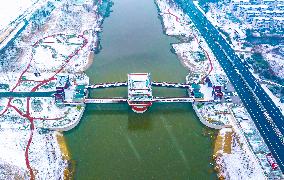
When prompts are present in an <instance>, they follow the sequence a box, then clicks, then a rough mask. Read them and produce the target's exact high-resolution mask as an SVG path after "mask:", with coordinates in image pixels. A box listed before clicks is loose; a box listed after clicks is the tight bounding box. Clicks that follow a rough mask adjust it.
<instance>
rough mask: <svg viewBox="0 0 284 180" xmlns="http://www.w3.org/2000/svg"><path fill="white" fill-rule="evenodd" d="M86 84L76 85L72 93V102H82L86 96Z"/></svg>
mask: <svg viewBox="0 0 284 180" xmlns="http://www.w3.org/2000/svg"><path fill="white" fill-rule="evenodd" d="M86 91H87V89H86V86H85V85H77V86H76V89H75V93H74V95H73V101H74V102H83V101H84V98H85V96H86V94H87V93H86Z"/></svg>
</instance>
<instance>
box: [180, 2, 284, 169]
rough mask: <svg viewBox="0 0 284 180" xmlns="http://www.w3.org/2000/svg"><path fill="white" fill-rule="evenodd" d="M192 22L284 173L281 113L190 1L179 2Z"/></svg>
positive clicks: (283, 125) (283, 126) (283, 131)
mask: <svg viewBox="0 0 284 180" xmlns="http://www.w3.org/2000/svg"><path fill="white" fill-rule="evenodd" d="M175 2H176V3H177V5H178V6H180V7H181V8H182V9H183V11H184V12H186V13H187V15H188V16H189V17H190V18H191V20H192V22H193V23H194V24H195V27H196V28H197V29H198V30H199V32H200V33H201V34H202V36H203V37H204V39H205V40H206V42H207V43H208V45H209V47H210V49H211V50H212V52H213V53H214V55H215V56H216V58H217V60H218V61H219V63H220V65H221V66H222V68H223V69H224V71H225V73H226V74H227V76H228V78H229V80H230V81H231V83H232V84H233V86H234V88H235V89H236V91H237V93H238V95H239V96H240V98H241V100H242V102H243V104H244V106H245V107H246V109H247V111H248V112H249V114H250V116H251V117H252V120H253V121H254V123H255V125H256V127H257V129H258V130H259V132H260V134H261V135H262V137H263V139H264V141H265V142H266V144H267V146H268V148H269V150H270V151H271V153H272V155H273V157H274V158H275V160H276V162H277V164H278V165H279V167H280V169H281V171H282V172H284V142H283V141H284V139H283V134H284V123H283V122H284V120H283V115H282V113H281V112H280V110H279V109H278V108H277V107H276V106H275V104H274V103H273V101H272V100H271V98H270V97H269V96H268V95H267V94H266V93H265V91H264V90H263V88H262V87H261V86H260V85H259V84H258V82H257V80H256V79H255V78H254V77H253V75H252V74H251V73H250V72H249V70H248V69H247V68H246V67H245V65H244V64H243V63H242V61H241V60H240V58H239V57H238V56H237V55H236V54H235V52H234V50H233V49H232V48H231V47H230V45H229V44H228V43H227V42H226V41H225V39H224V38H223V37H222V36H221V35H220V34H219V32H218V30H217V29H216V28H215V27H214V26H213V25H212V24H211V23H210V22H209V21H208V20H207V19H206V17H205V16H204V15H203V14H202V13H201V12H200V11H199V10H198V9H197V8H196V7H195V6H194V4H193V3H192V2H191V1H188V0H175Z"/></svg>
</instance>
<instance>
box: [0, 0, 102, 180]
mask: <svg viewBox="0 0 284 180" xmlns="http://www.w3.org/2000/svg"><path fill="white" fill-rule="evenodd" d="M34 2H35V0H34V1H33V0H23V1H22V0H21V1H17V0H11V2H10V3H9V2H7V4H8V6H9V5H10V6H11V7H13V6H15V9H14V10H15V11H17V13H19V14H21V13H23V12H24V11H25V10H26V9H27V8H29V7H31V8H33V10H36V7H37V6H31V3H34ZM36 2H37V3H47V1H46V0H42V1H36ZM51 2H52V3H54V5H55V10H54V11H52V13H51V15H50V17H48V18H47V20H46V22H44V24H43V25H42V26H39V27H38V28H36V29H35V28H34V27H33V22H32V21H31V22H29V25H28V26H27V27H26V29H25V30H24V31H23V32H22V33H21V36H19V37H18V38H17V39H16V40H15V41H14V46H13V47H12V48H8V49H6V51H5V52H3V54H2V56H1V57H0V58H1V60H2V62H4V65H3V64H2V66H1V68H0V78H1V84H7V85H9V87H8V88H7V89H5V90H4V89H1V91H14V92H23V91H24V92H29V91H31V90H32V89H33V88H34V87H35V86H36V85H38V84H39V83H42V82H43V81H45V80H50V81H49V82H47V83H43V84H42V85H41V86H40V87H38V88H36V91H41V92H45V91H55V84H56V77H57V76H56V74H57V73H59V72H60V73H66V72H70V82H71V88H74V85H75V84H77V83H79V84H82V83H83V84H84V83H85V84H88V81H89V79H88V77H87V76H86V75H85V74H84V73H82V71H83V70H84V69H85V67H86V65H88V64H89V63H90V59H89V58H88V55H89V53H90V50H92V49H93V48H94V47H95V46H96V45H97V43H98V42H97V41H98V38H97V34H96V31H100V25H101V23H102V20H103V17H101V16H100V15H99V14H98V13H97V8H98V7H97V6H95V5H92V4H88V5H86V6H85V5H84V6H83V5H76V6H70V5H68V3H70V2H69V1H65V0H62V1H51ZM15 3H16V4H17V3H18V4H17V5H16V4H15ZM22 3H24V5H23V4H22ZM2 4H3V3H2ZM5 4H6V2H5ZM8 6H7V9H5V10H9V9H8ZM2 7H3V6H1V8H2ZM15 11H14V12H11V13H7V14H6V16H7V17H9V18H10V19H9V18H7V19H5V21H1V24H0V32H1V28H2V27H3V28H4V26H5V28H6V26H7V23H8V24H9V22H10V21H11V19H15V18H16V15H15V13H16V12H15ZM0 14H1V15H3V13H0ZM11 14H13V15H15V17H14V16H12V15H11ZM3 18H5V17H3ZM1 19H2V18H1ZM5 28H4V29H5ZM0 35H1V34H0ZM35 43H36V44H35ZM61 68H62V69H61ZM78 71H79V72H81V73H80V74H75V73H76V72H78ZM35 73H40V75H39V76H38V75H37V76H36V74H35ZM75 79H76V81H75ZM72 85H73V86H72ZM14 87H15V88H14ZM69 91H70V92H71V94H67V97H72V95H73V94H72V92H74V89H73V91H72V89H70V90H68V93H69ZM9 99H10V98H0V115H1V116H0V139H1V141H0V146H1V148H0V179H29V178H30V170H29V169H28V162H29V164H30V166H31V169H32V171H33V174H34V175H35V179H54V180H57V179H63V176H64V173H63V172H65V171H64V170H65V169H66V168H68V167H67V166H68V162H67V160H66V159H64V157H63V155H62V153H66V152H61V150H62V149H60V147H59V142H58V141H57V138H56V135H57V133H56V131H50V130H44V129H41V128H49V129H53V130H60V131H64V130H69V129H71V128H73V127H75V126H76V125H77V124H78V122H79V121H80V119H81V117H82V115H83V112H84V109H85V107H84V106H57V105H55V101H54V98H53V97H42V98H38V97H31V98H24V97H19V98H17V97H14V98H13V99H11V101H10V100H9ZM9 101H10V102H9ZM28 102H29V103H28ZM6 107H8V108H6ZM25 117H27V118H28V119H27V118H25ZM31 122H34V125H35V127H34V130H33V128H32V127H33V126H32V123H31ZM31 132H33V136H32V141H31V144H30V146H29V148H28V149H26V148H27V145H28V140H29V138H30V137H31V136H30V133H31ZM63 143H64V142H63ZM25 152H27V153H28V154H27V153H25ZM67 153H68V152H67ZM27 155H28V161H26V160H25V157H26V156H27ZM65 175H66V174H65Z"/></svg>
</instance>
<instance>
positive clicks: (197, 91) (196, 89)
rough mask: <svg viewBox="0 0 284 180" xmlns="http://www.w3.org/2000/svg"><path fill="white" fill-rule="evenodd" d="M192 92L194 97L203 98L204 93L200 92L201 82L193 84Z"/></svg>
mask: <svg viewBox="0 0 284 180" xmlns="http://www.w3.org/2000/svg"><path fill="white" fill-rule="evenodd" d="M191 87H192V89H193V90H192V92H191V95H192V96H194V98H203V97H204V95H203V94H202V93H201V92H200V85H199V84H192V85H191Z"/></svg>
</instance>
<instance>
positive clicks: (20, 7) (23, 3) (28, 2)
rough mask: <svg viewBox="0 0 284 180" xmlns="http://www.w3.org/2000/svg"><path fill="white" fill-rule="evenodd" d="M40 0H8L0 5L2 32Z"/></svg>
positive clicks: (0, 28)
mask: <svg viewBox="0 0 284 180" xmlns="http://www.w3.org/2000/svg"><path fill="white" fill-rule="evenodd" d="M37 1H38V0H8V1H2V2H1V5H0V19H1V21H0V32H1V30H3V29H5V28H6V27H7V26H8V25H9V23H10V22H12V21H14V20H15V19H16V18H17V17H19V16H20V15H22V14H23V13H24V12H25V11H26V10H27V9H28V8H29V7H31V6H32V5H33V4H34V3H35V2H37Z"/></svg>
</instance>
